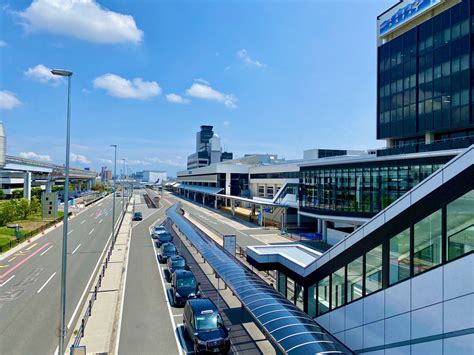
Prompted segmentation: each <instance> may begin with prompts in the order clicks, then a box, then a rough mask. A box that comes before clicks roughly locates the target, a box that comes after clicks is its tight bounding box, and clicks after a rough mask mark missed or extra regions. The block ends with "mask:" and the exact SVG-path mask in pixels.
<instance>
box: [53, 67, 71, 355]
mask: <svg viewBox="0 0 474 355" xmlns="http://www.w3.org/2000/svg"><path fill="white" fill-rule="evenodd" d="M51 73H52V74H53V75H59V76H65V77H67V124H66V167H65V169H66V171H65V175H66V176H65V179H64V223H63V248H62V261H61V297H60V318H59V354H60V355H63V354H64V350H65V349H64V340H65V337H66V332H67V329H66V281H67V277H66V271H67V234H68V228H67V227H68V215H69V150H70V146H71V76H72V71H69V70H63V69H53V70H51Z"/></svg>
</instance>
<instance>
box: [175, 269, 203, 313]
mask: <svg viewBox="0 0 474 355" xmlns="http://www.w3.org/2000/svg"><path fill="white" fill-rule="evenodd" d="M171 293H172V294H173V305H174V306H183V305H184V303H185V302H186V301H187V300H188V299H190V298H196V297H201V290H200V289H199V282H197V281H196V278H195V277H194V275H193V273H192V272H191V271H188V270H176V271H175V272H174V273H173V276H172V278H171Z"/></svg>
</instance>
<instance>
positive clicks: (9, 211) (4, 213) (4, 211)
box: [0, 202, 16, 226]
mask: <svg viewBox="0 0 474 355" xmlns="http://www.w3.org/2000/svg"><path fill="white" fill-rule="evenodd" d="M15 215H16V207H15V206H13V205H12V204H10V203H9V202H7V203H4V204H3V205H2V206H1V207H0V226H4V225H6V224H7V223H10V222H12V221H13V220H14V219H15Z"/></svg>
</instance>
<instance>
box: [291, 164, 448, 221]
mask: <svg viewBox="0 0 474 355" xmlns="http://www.w3.org/2000/svg"><path fill="white" fill-rule="evenodd" d="M451 158H452V156H448V157H440V158H439V159H438V160H439V163H436V164H433V163H432V162H430V163H427V164H423V163H415V162H413V161H412V162H404V161H391V162H379V163H378V165H375V164H372V166H362V167H356V166H354V167H349V166H347V167H334V168H331V167H328V166H325V167H317V166H314V167H307V168H302V169H301V175H300V197H299V201H300V207H301V208H303V209H307V210H315V212H321V211H332V212H344V213H347V212H351V213H353V212H358V213H361V214H362V215H364V216H371V215H374V214H375V213H377V212H379V211H381V210H382V209H384V208H385V207H387V206H388V205H390V204H391V203H392V202H394V201H395V200H396V199H398V198H399V197H400V196H402V195H403V194H404V193H406V192H407V191H409V190H410V189H411V188H413V187H414V186H415V185H417V184H418V183H419V182H421V181H422V180H424V179H425V178H426V177H428V176H429V175H431V174H432V173H433V172H434V171H436V170H437V169H439V168H440V167H441V166H442V165H443V164H444V163H446V162H447V161H448V160H450V159H451ZM382 163H383V164H388V163H390V164H392V166H380V165H381V164H382Z"/></svg>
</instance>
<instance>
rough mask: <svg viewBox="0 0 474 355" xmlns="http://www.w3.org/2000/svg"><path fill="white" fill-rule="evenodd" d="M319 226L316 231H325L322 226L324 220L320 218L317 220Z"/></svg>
mask: <svg viewBox="0 0 474 355" xmlns="http://www.w3.org/2000/svg"><path fill="white" fill-rule="evenodd" d="M316 221H317V227H316V231H317V232H318V233H323V227H322V221H321V219H320V218H318V219H317V220H316Z"/></svg>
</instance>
